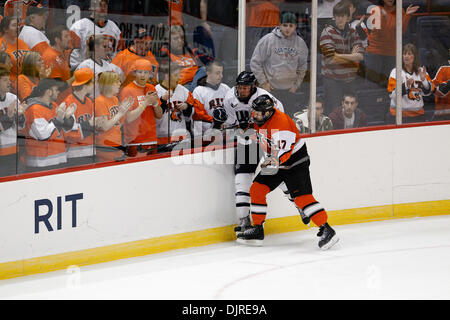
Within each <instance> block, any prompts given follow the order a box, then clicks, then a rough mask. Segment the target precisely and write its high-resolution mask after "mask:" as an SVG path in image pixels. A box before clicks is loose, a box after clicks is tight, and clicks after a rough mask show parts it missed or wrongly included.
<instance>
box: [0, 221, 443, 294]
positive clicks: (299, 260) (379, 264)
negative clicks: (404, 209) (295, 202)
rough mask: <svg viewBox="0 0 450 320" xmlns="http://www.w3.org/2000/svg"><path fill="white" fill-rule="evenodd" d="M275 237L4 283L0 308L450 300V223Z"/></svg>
mask: <svg viewBox="0 0 450 320" xmlns="http://www.w3.org/2000/svg"><path fill="white" fill-rule="evenodd" d="M334 228H335V229H336V231H337V233H338V236H339V238H340V241H339V242H338V243H337V244H336V245H335V246H334V247H333V248H331V249H330V250H328V251H321V250H319V249H318V247H317V241H318V238H317V237H316V232H317V228H311V229H308V230H305V231H299V232H291V233H284V234H278V235H268V236H266V239H265V240H264V246H263V247H247V246H243V245H239V244H236V243H235V242H227V243H221V244H216V245H210V246H205V247H198V248H189V249H183V250H177V251H172V252H166V253H162V254H154V255H149V256H145V257H138V258H131V259H124V260H119V261H114V262H109V263H103V264H97V265H92V266H86V267H81V268H78V267H75V266H74V267H72V268H69V269H67V270H61V271H56V272H52V273H47V274H39V275H33V276H27V277H21V278H16V279H9V280H3V281H0V299H63V300H64V299H164V300H178V299H188V300H197V299H202V300H203V299H206V300H210V299H219V300H222V299H224V300H232V299H233V300H235V299H238V300H240V299H249V300H255V299H272V300H278V299H287V300H290V299H450V216H434V217H427V218H414V219H399V220H390V221H382V222H372V223H363V224H353V225H343V226H335V227H334Z"/></svg>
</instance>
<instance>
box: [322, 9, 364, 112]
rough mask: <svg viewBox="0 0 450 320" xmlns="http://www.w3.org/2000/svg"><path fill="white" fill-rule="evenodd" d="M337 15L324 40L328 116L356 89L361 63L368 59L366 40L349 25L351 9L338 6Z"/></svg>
mask: <svg viewBox="0 0 450 320" xmlns="http://www.w3.org/2000/svg"><path fill="white" fill-rule="evenodd" d="M333 16H334V19H335V21H334V22H332V23H331V24H328V25H326V26H325V28H324V30H323V31H322V34H321V37H320V49H321V51H322V55H323V57H322V76H323V86H324V93H325V114H329V113H330V110H331V109H332V108H335V107H336V105H338V104H339V102H340V100H341V98H342V92H343V91H345V90H355V86H356V81H355V80H356V77H357V71H358V62H360V61H362V60H363V58H364V48H363V45H362V41H361V39H360V38H359V36H358V33H357V32H356V31H355V30H354V29H351V28H350V27H349V25H348V22H349V19H350V8H349V6H348V5H347V4H346V3H344V2H340V3H338V4H336V5H335V6H334V8H333Z"/></svg>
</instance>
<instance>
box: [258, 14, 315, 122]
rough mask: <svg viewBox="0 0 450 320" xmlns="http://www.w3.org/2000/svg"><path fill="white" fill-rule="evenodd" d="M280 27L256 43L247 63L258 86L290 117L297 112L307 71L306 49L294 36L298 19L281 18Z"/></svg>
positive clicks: (292, 16)
mask: <svg viewBox="0 0 450 320" xmlns="http://www.w3.org/2000/svg"><path fill="white" fill-rule="evenodd" d="M280 22H281V24H280V25H279V26H278V27H276V28H275V29H273V30H272V32H271V33H269V34H267V35H265V36H264V37H263V38H262V39H261V40H259V42H258V44H257V45H256V48H255V51H254V52H253V56H252V59H251V61H250V68H251V69H252V71H253V73H254V74H255V77H256V79H257V80H258V83H259V86H260V87H261V88H263V89H265V90H266V91H268V92H271V93H272V94H273V95H275V96H276V97H278V98H279V99H280V100H281V102H282V103H283V106H284V112H285V113H287V114H288V115H289V116H291V117H292V115H293V114H294V113H295V112H296V111H298V110H297V106H298V105H299V101H298V100H299V95H296V94H295V93H296V92H297V90H298V88H299V87H300V85H301V84H302V82H303V78H304V77H305V73H306V70H307V68H308V63H307V58H308V47H307V46H306V43H305V41H303V39H302V38H301V37H300V36H299V35H297V33H296V28H297V16H296V15H295V14H294V13H292V12H285V13H283V14H282V15H281V21H280Z"/></svg>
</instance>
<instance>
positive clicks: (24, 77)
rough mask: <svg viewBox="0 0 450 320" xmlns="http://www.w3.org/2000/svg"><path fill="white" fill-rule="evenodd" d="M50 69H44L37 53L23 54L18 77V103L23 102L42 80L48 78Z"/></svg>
mask: <svg viewBox="0 0 450 320" xmlns="http://www.w3.org/2000/svg"><path fill="white" fill-rule="evenodd" d="M50 73H51V69H50V68H45V65H44V61H43V60H42V57H41V55H40V54H39V52H36V51H29V52H27V53H26V54H25V56H24V58H23V62H22V71H21V72H20V74H19V77H18V89H17V92H18V96H19V100H20V101H25V100H26V99H27V98H28V96H29V95H30V94H31V92H32V91H33V88H34V87H35V86H37V85H38V83H39V81H40V80H41V79H42V78H48V76H49V75H50Z"/></svg>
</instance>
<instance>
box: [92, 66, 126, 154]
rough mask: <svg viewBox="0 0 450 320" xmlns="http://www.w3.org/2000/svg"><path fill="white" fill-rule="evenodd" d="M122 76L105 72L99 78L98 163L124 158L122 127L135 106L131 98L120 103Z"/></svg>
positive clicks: (96, 120)
mask: <svg viewBox="0 0 450 320" xmlns="http://www.w3.org/2000/svg"><path fill="white" fill-rule="evenodd" d="M120 85H121V82H120V75H118V74H117V73H115V72H112V71H105V72H103V73H101V74H100V76H99V78H98V86H99V90H100V95H99V96H98V97H97V98H96V99H95V103H94V108H95V129H96V131H99V132H100V133H99V134H98V135H97V136H96V137H95V146H96V161H97V162H105V161H120V160H123V158H124V153H123V150H124V147H123V142H122V125H123V123H124V121H125V117H124V116H125V115H126V113H127V111H128V109H129V108H130V107H131V105H132V104H133V98H132V97H129V98H127V99H125V100H124V101H122V103H119V99H118V98H117V95H118V93H119V90H120Z"/></svg>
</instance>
